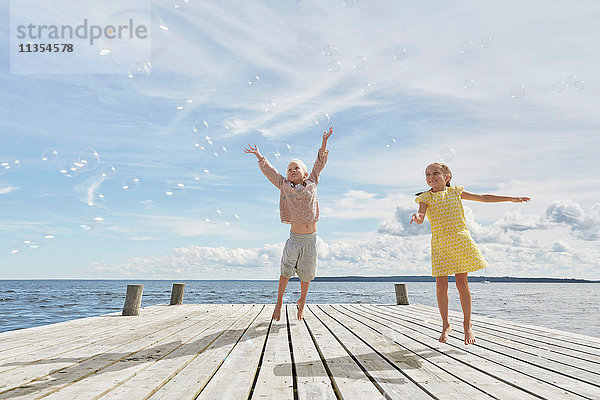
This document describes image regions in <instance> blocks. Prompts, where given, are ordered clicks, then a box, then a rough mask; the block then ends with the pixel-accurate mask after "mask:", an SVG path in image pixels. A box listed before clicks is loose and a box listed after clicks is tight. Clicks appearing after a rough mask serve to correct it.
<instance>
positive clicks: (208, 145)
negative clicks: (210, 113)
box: [194, 136, 213, 151]
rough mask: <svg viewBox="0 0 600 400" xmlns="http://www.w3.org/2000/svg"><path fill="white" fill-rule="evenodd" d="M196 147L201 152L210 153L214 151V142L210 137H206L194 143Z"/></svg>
mask: <svg viewBox="0 0 600 400" xmlns="http://www.w3.org/2000/svg"><path fill="white" fill-rule="evenodd" d="M194 147H195V148H196V149H198V150H200V151H209V150H212V147H213V141H212V139H211V138H210V137H209V136H204V137H203V138H199V139H196V140H195V141H194Z"/></svg>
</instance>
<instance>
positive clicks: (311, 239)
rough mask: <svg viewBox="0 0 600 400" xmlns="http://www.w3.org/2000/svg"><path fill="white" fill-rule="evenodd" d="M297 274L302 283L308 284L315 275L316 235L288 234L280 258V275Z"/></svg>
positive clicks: (288, 276) (287, 276) (289, 275)
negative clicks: (288, 236)
mask: <svg viewBox="0 0 600 400" xmlns="http://www.w3.org/2000/svg"><path fill="white" fill-rule="evenodd" d="M294 274H298V278H300V280H301V281H302V282H310V281H312V280H313V279H314V277H315V275H316V274H317V233H316V232H315V233H309V234H306V235H301V234H298V233H293V232H290V238H289V239H288V240H287V241H286V242H285V247H284V248H283V254H282V256H281V275H282V276H283V277H285V278H288V279H289V278H291V277H292V276H294Z"/></svg>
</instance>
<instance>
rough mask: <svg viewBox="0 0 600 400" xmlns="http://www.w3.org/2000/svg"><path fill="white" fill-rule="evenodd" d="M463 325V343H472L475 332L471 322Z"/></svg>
mask: <svg viewBox="0 0 600 400" xmlns="http://www.w3.org/2000/svg"><path fill="white" fill-rule="evenodd" d="M464 327H465V344H473V343H475V334H474V333H473V328H472V327H471V324H464Z"/></svg>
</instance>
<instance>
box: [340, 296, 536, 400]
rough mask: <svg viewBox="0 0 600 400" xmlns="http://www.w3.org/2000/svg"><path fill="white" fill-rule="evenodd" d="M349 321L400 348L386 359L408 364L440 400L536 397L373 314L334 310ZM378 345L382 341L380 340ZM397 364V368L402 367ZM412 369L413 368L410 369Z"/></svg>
mask: <svg viewBox="0 0 600 400" xmlns="http://www.w3.org/2000/svg"><path fill="white" fill-rule="evenodd" d="M335 308H336V309H338V311H339V312H340V314H341V313H343V314H345V315H346V316H347V317H348V318H349V319H355V320H357V322H358V323H360V324H363V325H364V326H368V327H369V328H372V329H375V330H376V331H377V332H380V333H381V334H383V335H385V336H386V337H387V338H389V339H390V340H391V341H393V342H394V343H396V344H397V345H399V346H400V347H401V349H402V350H401V351H399V352H398V351H391V352H390V353H389V357H390V358H393V359H395V360H397V362H399V363H403V364H407V369H406V371H407V373H410V374H411V376H413V377H414V380H415V381H417V382H419V383H420V384H421V385H422V386H424V387H426V388H427V389H428V390H429V391H430V392H431V393H433V394H434V395H436V396H437V397H439V398H446V397H448V398H458V399H464V398H476V399H479V398H489V397H492V398H501V399H533V398H535V396H533V395H531V394H529V393H527V392H525V391H522V390H520V389H518V388H517V387H513V386H511V385H509V384H506V383H505V382H503V381H501V380H498V379H496V378H494V377H493V376H490V375H488V374H486V373H485V372H483V371H480V370H478V369H474V368H470V367H469V365H468V364H467V365H465V363H464V362H461V361H460V360H458V359H456V358H455V357H452V356H449V355H448V354H446V353H444V351H443V348H442V345H441V344H440V343H439V342H437V341H436V342H435V343H431V342H430V341H429V340H427V341H424V340H422V339H423V338H422V337H419V335H415V336H416V337H415V336H414V335H412V334H411V333H412V332H411V331H410V330H404V331H403V330H402V329H400V327H398V326H396V325H395V324H393V323H390V322H388V321H378V320H379V319H378V318H377V315H376V314H372V313H368V312H365V311H364V310H362V309H360V308H357V307H356V306H352V305H343V306H335ZM379 340H380V341H383V339H381V338H379ZM403 364H400V365H403ZM411 366H412V368H410V367H411ZM473 391H474V392H475V395H474V396H470V395H468V396H463V394H462V393H463V392H466V393H469V394H470V392H473Z"/></svg>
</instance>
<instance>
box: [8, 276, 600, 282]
mask: <svg viewBox="0 0 600 400" xmlns="http://www.w3.org/2000/svg"><path fill="white" fill-rule="evenodd" d="M290 280H291V281H298V277H293V278H292V279H290ZM448 280H449V281H450V282H454V276H449V277H448ZM2 281H6V282H8V281H126V282H143V281H166V282H186V281H189V282H193V281H201V282H210V281H215V282H227V281H231V282H240V281H241V282H253V281H254V282H271V281H276V280H275V279H136V278H129V279H65V278H57V279H0V282H2ZM484 281H487V282H490V283H491V282H497V283H498V282H500V283H506V282H510V283H600V280H589V279H576V278H519V277H514V276H490V277H485V276H469V282H484ZM314 282H435V278H434V277H432V276H418V275H412V276H411V275H407V276H404V275H394V276H317V277H315V279H314Z"/></svg>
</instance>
